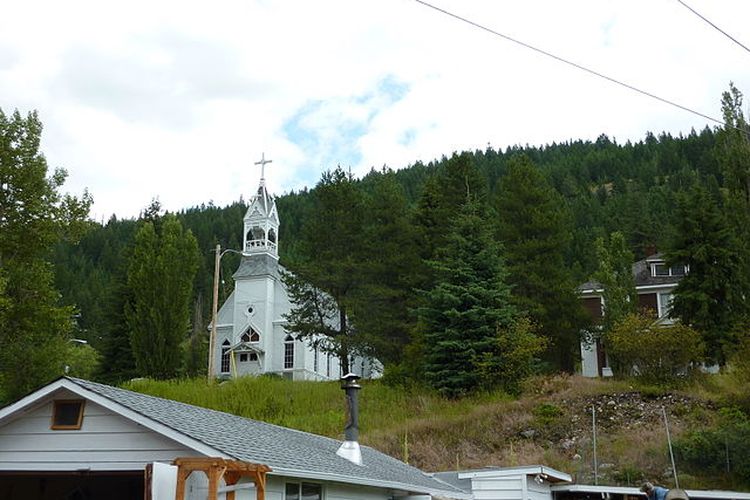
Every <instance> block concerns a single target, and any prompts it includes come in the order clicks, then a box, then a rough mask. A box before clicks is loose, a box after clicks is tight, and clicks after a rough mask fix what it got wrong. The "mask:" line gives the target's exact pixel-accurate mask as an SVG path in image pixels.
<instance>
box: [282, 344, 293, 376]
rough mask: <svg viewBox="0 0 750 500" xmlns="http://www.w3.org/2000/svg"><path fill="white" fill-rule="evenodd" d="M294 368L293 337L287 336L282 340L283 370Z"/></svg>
mask: <svg viewBox="0 0 750 500" xmlns="http://www.w3.org/2000/svg"><path fill="white" fill-rule="evenodd" d="M292 368H294V337H292V336H291V335H287V336H286V338H285V339H284V369H285V370H290V369H292Z"/></svg>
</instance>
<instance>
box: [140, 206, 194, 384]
mask: <svg viewBox="0 0 750 500" xmlns="http://www.w3.org/2000/svg"><path fill="white" fill-rule="evenodd" d="M160 225H161V230H160V232H159V233H157V231H156V230H155V228H154V223H153V222H145V223H144V224H143V225H142V226H141V228H140V229H139V230H138V232H137V233H136V236H135V247H134V249H133V255H132V257H131V259H130V263H129V267H128V288H129V289H130V293H131V294H132V301H131V302H130V303H129V304H128V305H127V309H126V318H127V323H128V326H129V330H130V342H131V346H132V348H133V355H134V358H135V363H136V368H137V369H138V372H139V373H140V374H141V375H144V376H148V377H153V378H169V377H174V376H176V375H177V373H178V370H179V368H180V361H181V359H182V355H181V352H180V347H181V343H182V341H183V340H184V339H185V338H186V337H187V334H188V332H189V325H190V303H191V298H192V295H193V280H194V277H195V272H196V269H197V267H198V258H199V256H198V245H197V243H196V240H195V238H194V237H193V235H192V233H191V232H190V231H184V230H183V228H182V224H180V222H179V221H178V220H177V218H176V217H175V216H174V215H167V216H165V217H164V218H163V219H162V221H161V224H160Z"/></svg>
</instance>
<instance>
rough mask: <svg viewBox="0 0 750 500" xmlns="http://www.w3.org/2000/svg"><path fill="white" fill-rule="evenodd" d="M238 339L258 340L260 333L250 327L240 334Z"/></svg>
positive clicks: (244, 340) (246, 340)
mask: <svg viewBox="0 0 750 500" xmlns="http://www.w3.org/2000/svg"><path fill="white" fill-rule="evenodd" d="M240 340H241V341H242V342H260V334H259V333H258V332H256V331H255V330H253V329H252V328H248V329H247V331H246V332H245V333H243V334H242V336H241V337H240Z"/></svg>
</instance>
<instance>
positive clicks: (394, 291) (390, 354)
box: [352, 171, 424, 363]
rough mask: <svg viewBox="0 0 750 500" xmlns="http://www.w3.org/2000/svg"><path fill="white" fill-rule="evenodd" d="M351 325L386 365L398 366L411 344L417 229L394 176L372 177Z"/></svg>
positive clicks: (420, 266)
mask: <svg viewBox="0 0 750 500" xmlns="http://www.w3.org/2000/svg"><path fill="white" fill-rule="evenodd" d="M368 177H370V178H369V179H367V180H369V181H370V182H371V183H372V186H370V188H371V190H370V193H369V195H368V196H367V197H366V200H365V210H366V214H367V218H366V223H365V227H364V228H363V233H362V235H361V236H360V238H362V240H363V241H362V249H361V252H362V257H361V259H360V260H359V264H358V268H359V269H358V271H357V273H358V275H359V276H360V278H359V280H360V281H359V285H358V287H357V290H358V291H357V296H356V300H355V304H354V309H353V313H354V314H353V315H352V319H353V320H354V323H355V325H356V328H357V330H358V331H359V332H360V334H361V335H363V336H364V337H366V338H367V343H368V344H369V345H371V346H372V347H373V349H374V353H375V356H376V357H377V358H378V359H379V360H380V361H382V362H384V363H392V362H400V361H401V358H402V354H403V350H404V347H405V346H406V345H407V344H408V343H409V342H410V339H411V331H412V329H413V327H414V318H413V316H412V315H411V314H410V309H411V308H413V307H415V296H414V292H413V289H414V287H415V285H416V283H417V280H418V279H419V277H420V276H421V275H423V271H422V270H423V268H424V267H423V263H422V260H421V259H420V258H419V248H418V246H417V245H418V242H417V232H416V228H415V227H414V226H413V225H412V224H411V220H410V218H409V215H410V214H409V209H408V206H407V203H406V198H405V196H404V193H403V189H402V188H401V186H399V184H398V183H397V182H396V178H395V175H394V173H393V172H392V171H384V172H382V173H379V174H371V175H370V176H368Z"/></svg>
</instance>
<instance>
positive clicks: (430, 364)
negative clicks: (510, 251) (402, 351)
mask: <svg viewBox="0 0 750 500" xmlns="http://www.w3.org/2000/svg"><path fill="white" fill-rule="evenodd" d="M457 211H458V213H457V214H456V216H455V218H454V219H453V222H452V225H451V226H449V228H446V229H447V231H446V243H445V245H444V246H443V247H442V248H441V249H440V250H439V252H438V255H437V257H436V259H435V260H434V261H432V262H431V267H432V269H433V272H434V273H435V278H436V279H435V284H434V286H433V287H432V288H431V289H429V290H428V291H427V292H426V293H425V297H424V300H425V305H424V306H423V307H422V308H421V309H420V321H421V325H420V326H421V328H422V329H423V335H424V346H425V347H424V348H425V360H424V365H425V366H424V371H425V377H426V379H427V381H428V382H429V383H430V385H432V386H433V387H434V388H436V389H437V390H438V391H440V393H442V394H444V395H446V396H448V397H458V396H462V395H464V394H468V393H470V392H472V391H475V390H477V389H478V388H479V386H480V384H481V381H482V370H481V369H480V363H481V362H482V361H483V360H484V359H485V354H486V353H492V352H493V350H494V349H495V345H496V343H497V342H496V329H497V328H498V327H507V326H509V325H510V322H511V321H512V319H513V317H514V314H515V309H514V307H513V306H512V305H511V303H510V287H509V286H508V285H507V284H506V282H505V279H506V271H505V266H504V263H503V260H502V258H501V251H500V247H499V245H498V244H497V243H496V242H495V240H494V239H493V237H492V233H491V231H490V229H489V227H490V226H489V224H488V223H487V220H486V217H484V216H483V210H482V208H481V205H479V204H478V203H477V202H476V201H472V202H469V203H467V204H465V205H463V206H461V207H459V208H458V209H457Z"/></svg>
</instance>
